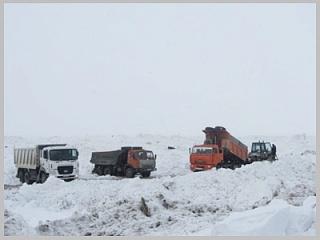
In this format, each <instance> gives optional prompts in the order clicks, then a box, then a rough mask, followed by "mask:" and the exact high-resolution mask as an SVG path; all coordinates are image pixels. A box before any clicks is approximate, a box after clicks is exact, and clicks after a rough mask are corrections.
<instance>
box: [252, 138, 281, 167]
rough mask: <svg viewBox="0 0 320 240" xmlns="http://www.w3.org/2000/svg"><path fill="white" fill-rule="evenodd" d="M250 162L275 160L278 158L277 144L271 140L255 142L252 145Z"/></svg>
mask: <svg viewBox="0 0 320 240" xmlns="http://www.w3.org/2000/svg"><path fill="white" fill-rule="evenodd" d="M248 159H249V161H250V162H254V161H263V160H268V161H274V160H277V159H278V158H277V154H276V146H275V145H274V144H271V143H270V142H264V141H259V142H253V143H252V146H251V152H250V153H249V155H248Z"/></svg>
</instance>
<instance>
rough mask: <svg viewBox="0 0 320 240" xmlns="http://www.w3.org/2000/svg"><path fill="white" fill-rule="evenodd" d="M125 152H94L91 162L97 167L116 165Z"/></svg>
mask: <svg viewBox="0 0 320 240" xmlns="http://www.w3.org/2000/svg"><path fill="white" fill-rule="evenodd" d="M122 152H123V151H121V150H116V151H107V152H93V153H92V155H91V160H90V162H91V163H93V164H97V165H116V164H117V161H118V159H119V156H120V155H121V153H122Z"/></svg>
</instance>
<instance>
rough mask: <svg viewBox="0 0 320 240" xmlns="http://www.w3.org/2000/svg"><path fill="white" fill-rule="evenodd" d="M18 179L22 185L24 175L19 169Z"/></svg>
mask: <svg viewBox="0 0 320 240" xmlns="http://www.w3.org/2000/svg"><path fill="white" fill-rule="evenodd" d="M18 177H19V180H20V182H21V183H24V174H23V170H22V169H20V168H19V170H18Z"/></svg>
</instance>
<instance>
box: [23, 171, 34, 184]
mask: <svg viewBox="0 0 320 240" xmlns="http://www.w3.org/2000/svg"><path fill="white" fill-rule="evenodd" d="M24 182H25V183H26V184H32V183H33V181H31V179H30V173H29V172H28V171H26V172H25V173H24Z"/></svg>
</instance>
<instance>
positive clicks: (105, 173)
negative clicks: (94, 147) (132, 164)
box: [103, 167, 111, 175]
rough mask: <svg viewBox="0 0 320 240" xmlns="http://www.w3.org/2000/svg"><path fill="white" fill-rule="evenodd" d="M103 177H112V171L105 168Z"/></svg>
mask: <svg viewBox="0 0 320 240" xmlns="http://www.w3.org/2000/svg"><path fill="white" fill-rule="evenodd" d="M103 175H111V170H110V168H109V167H105V168H104V170H103Z"/></svg>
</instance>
